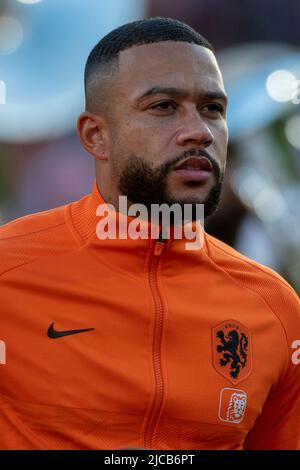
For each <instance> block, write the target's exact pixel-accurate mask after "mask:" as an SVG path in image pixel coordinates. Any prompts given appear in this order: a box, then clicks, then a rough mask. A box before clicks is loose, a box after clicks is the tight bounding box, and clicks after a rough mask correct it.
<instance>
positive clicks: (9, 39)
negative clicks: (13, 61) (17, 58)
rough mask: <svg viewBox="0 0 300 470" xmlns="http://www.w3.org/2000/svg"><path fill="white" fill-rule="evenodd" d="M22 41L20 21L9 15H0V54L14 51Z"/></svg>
mask: <svg viewBox="0 0 300 470" xmlns="http://www.w3.org/2000/svg"><path fill="white" fill-rule="evenodd" d="M22 42H23V28H22V25H21V23H20V22H19V21H18V20H16V19H15V18H11V17H10V16H0V55H8V54H11V53H12V52H15V50H16V49H18V47H19V46H20V45H21V44H22Z"/></svg>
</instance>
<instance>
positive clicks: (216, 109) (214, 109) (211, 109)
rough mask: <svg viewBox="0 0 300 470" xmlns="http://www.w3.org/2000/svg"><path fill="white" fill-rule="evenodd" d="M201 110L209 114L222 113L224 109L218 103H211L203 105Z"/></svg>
mask: <svg viewBox="0 0 300 470" xmlns="http://www.w3.org/2000/svg"><path fill="white" fill-rule="evenodd" d="M202 110H203V111H204V112H208V113H209V114H224V112H225V109H224V106H222V105H221V104H220V103H211V104H207V105H205V106H203V108H202Z"/></svg>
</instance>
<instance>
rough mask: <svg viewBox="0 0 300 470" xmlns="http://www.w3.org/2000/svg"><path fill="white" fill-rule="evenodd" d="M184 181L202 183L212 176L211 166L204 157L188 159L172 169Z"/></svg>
mask: <svg viewBox="0 0 300 470" xmlns="http://www.w3.org/2000/svg"><path fill="white" fill-rule="evenodd" d="M174 170H175V173H176V174H177V175H178V176H180V177H181V178H182V179H184V180H185V181H195V182H198V183H204V182H206V181H208V180H209V179H210V178H211V177H212V175H213V166H212V164H211V162H210V161H209V160H208V158H206V157H188V158H186V159H185V160H184V161H182V162H180V163H179V164H178V165H176V166H175V168H174Z"/></svg>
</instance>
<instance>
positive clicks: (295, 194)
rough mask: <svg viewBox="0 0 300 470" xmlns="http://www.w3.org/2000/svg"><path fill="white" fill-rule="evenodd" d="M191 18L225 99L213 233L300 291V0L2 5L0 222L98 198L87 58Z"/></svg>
mask: <svg viewBox="0 0 300 470" xmlns="http://www.w3.org/2000/svg"><path fill="white" fill-rule="evenodd" d="M149 16H169V17H172V18H176V19H179V20H182V21H185V22H186V23H188V24H189V25H191V26H192V27H194V28H195V29H196V30H198V31H199V32H200V33H201V34H203V35H204V36H205V37H207V39H208V40H209V41H210V42H211V43H212V44H213V45H214V47H215V49H216V54H217V58H218V60H219V64H220V66H221V70H222V72H223V75H224V79H225V86H226V89H227V92H228V95H229V112H228V125H229V132H230V145H229V151H228V165H227V175H226V182H225V188H224V193H223V200H222V203H221V206H220V209H219V210H218V211H217V213H216V214H215V215H214V216H212V217H211V218H209V219H208V220H207V222H206V230H207V231H208V232H209V233H211V234H212V235H214V236H216V237H218V238H219V239H221V240H223V241H225V242H226V243H228V244H230V245H231V246H233V247H235V248H236V249H238V250H239V251H240V252H242V253H244V254H245V255H246V256H249V257H250V258H252V259H254V260H256V261H258V262H260V263H263V264H265V265H267V266H270V267H271V268H273V269H275V270H276V271H278V272H279V273H281V274H282V275H283V276H284V277H285V278H286V279H287V280H288V281H289V282H290V283H291V284H292V285H293V286H294V288H295V289H296V290H297V291H298V293H299V292H300V210H299V205H300V33H299V24H300V1H299V0H285V1H284V2H283V1H282V0H264V1H263V2H262V1H261V0H184V1H183V0H84V1H82V0H0V224H4V223H7V222H9V221H10V220H12V219H15V218H17V217H21V216H23V215H26V214H28V213H32V212H37V211H41V210H46V209H49V208H52V207H55V206H58V205H62V204H65V203H68V202H70V201H72V200H76V199H79V198H80V197H81V196H83V195H85V194H87V193H88V192H90V190H91V187H92V183H93V178H94V162H93V160H92V158H91V157H90V156H89V155H88V154H87V153H85V152H84V150H83V149H82V148H81V146H80V144H79V140H78V138H77V135H76V131H75V126H76V119H77V116H78V114H79V113H80V112H81V111H82V110H83V109H84V94H83V91H84V90H83V73H84V65H85V61H86V59H87V56H88V54H89V52H90V50H91V49H92V47H93V46H94V45H95V44H96V43H97V42H98V41H99V39H100V38H101V37H102V36H104V35H105V34H106V33H108V32H109V31H110V30H111V29H113V28H115V27H117V26H119V25H121V24H123V23H126V22H128V21H133V20H136V19H141V18H146V17H149Z"/></svg>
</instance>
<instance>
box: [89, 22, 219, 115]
mask: <svg viewBox="0 0 300 470" xmlns="http://www.w3.org/2000/svg"><path fill="white" fill-rule="evenodd" d="M162 41H183V42H189V43H192V44H197V45H199V46H203V47H206V48H207V49H210V50H211V51H213V52H214V50H213V47H212V45H211V44H210V43H209V42H208V41H207V40H206V39H205V38H204V37H203V36H201V34H199V33H198V32H197V31H195V30H194V29H193V28H191V27H190V26H188V25H187V24H185V23H182V22H181V21H178V20H174V19H173V18H166V17H154V18H148V19H145V20H139V21H133V22H131V23H127V24H124V25H122V26H120V27H119V28H116V29H114V30H113V31H111V32H110V33H108V34H107V35H106V36H104V37H103V38H102V39H101V40H100V41H99V42H98V44H96V46H95V47H94V48H93V49H92V51H91V53H90V54H89V56H88V59H87V62H86V66H85V72H84V84H85V98H86V109H87V110H90V111H93V108H95V105H96V106H97V104H99V102H101V103H102V105H103V106H104V101H105V98H104V97H105V96H107V91H108V90H107V86H108V85H109V82H110V81H111V78H112V76H113V74H114V72H115V71H116V70H117V68H118V63H119V54H120V52H121V51H124V50H125V49H128V48H130V47H132V46H138V45H142V44H153V43H156V42H162ZM99 93H100V94H101V95H102V96H101V98H100V97H99ZM97 95H98V96H97ZM99 98H100V101H99Z"/></svg>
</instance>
